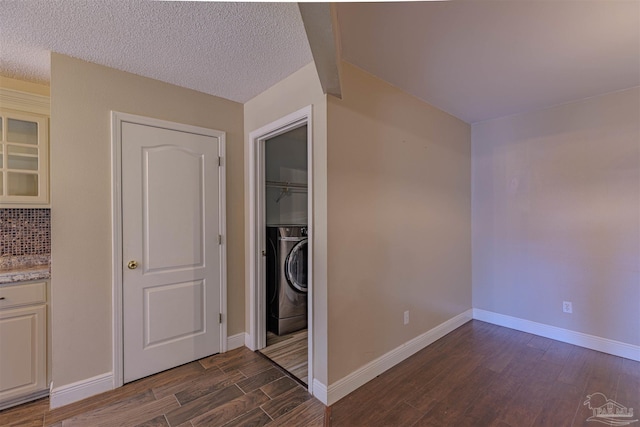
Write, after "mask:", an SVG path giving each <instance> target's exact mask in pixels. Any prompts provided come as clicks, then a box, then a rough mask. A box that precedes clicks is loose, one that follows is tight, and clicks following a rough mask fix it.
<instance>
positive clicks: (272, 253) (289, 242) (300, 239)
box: [266, 225, 308, 335]
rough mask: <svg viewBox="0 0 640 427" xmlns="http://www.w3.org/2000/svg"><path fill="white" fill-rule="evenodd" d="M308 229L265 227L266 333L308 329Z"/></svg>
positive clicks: (293, 226)
mask: <svg viewBox="0 0 640 427" xmlns="http://www.w3.org/2000/svg"><path fill="white" fill-rule="evenodd" d="M307 247H308V246H307V227H306V226H301V225H291V226H285V225H279V226H273V227H267V260H266V261H267V266H266V267H267V268H266V271H267V277H266V279H267V280H266V282H267V283H266V286H267V330H269V331H271V332H273V333H275V334H276V335H284V334H288V333H291V332H295V331H298V330H300V329H304V328H306V327H307V271H308V268H307V267H308V264H307V263H308V255H307V253H308V252H307Z"/></svg>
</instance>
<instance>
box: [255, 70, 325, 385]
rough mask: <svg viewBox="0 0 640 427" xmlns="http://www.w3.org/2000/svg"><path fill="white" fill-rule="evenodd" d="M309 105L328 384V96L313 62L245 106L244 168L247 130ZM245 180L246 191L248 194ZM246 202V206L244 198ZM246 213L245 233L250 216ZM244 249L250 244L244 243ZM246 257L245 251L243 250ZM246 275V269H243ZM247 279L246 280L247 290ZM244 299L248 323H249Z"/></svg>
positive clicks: (317, 281)
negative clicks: (311, 115)
mask: <svg viewBox="0 0 640 427" xmlns="http://www.w3.org/2000/svg"><path fill="white" fill-rule="evenodd" d="M308 105H311V106H312V108H313V122H312V126H313V191H314V195H313V204H314V212H313V221H314V222H313V224H314V228H313V232H314V243H313V251H314V255H313V258H314V259H313V304H314V305H313V312H314V356H313V357H314V377H315V378H316V379H318V380H319V381H321V382H322V383H323V384H325V385H326V384H327V343H326V337H327V278H326V271H327V249H326V236H327V222H326V212H327V208H326V206H327V204H326V203H327V202H326V200H327V188H326V182H327V180H326V174H327V158H326V152H327V97H326V96H325V95H324V94H323V93H322V88H321V86H320V81H319V79H318V75H317V73H316V69H315V66H314V64H313V63H310V64H308V65H306V66H305V67H303V68H301V69H300V70H299V71H297V72H295V73H293V74H292V75H290V76H289V77H287V78H286V79H284V80H282V81H281V82H279V83H277V84H275V85H274V86H272V87H271V88H269V89H267V90H266V91H265V92H263V93H262V94H260V95H258V96H256V97H255V98H253V99H252V100H250V101H248V102H247V103H246V104H245V105H244V130H245V138H246V140H245V168H246V170H247V173H248V169H249V168H248V164H249V151H248V150H249V133H250V132H252V131H254V130H256V129H259V128H261V127H262V126H265V125H267V124H269V123H272V122H274V121H276V120H278V119H280V118H282V117H284V116H286V115H288V114H290V113H293V112H295V111H298V110H300V109H301V108H304V107H306V106H308ZM248 185H249V184H248V179H247V180H246V182H245V192H246V194H247V197H248V195H249V187H248ZM245 205H246V206H248V205H249V201H248V199H245ZM248 214H249V213H248V212H245V216H246V220H245V224H246V228H245V233H246V235H247V236H248V235H249V233H248V229H249V217H248ZM246 247H247V250H248V247H249V245H248V244H247V245H246ZM246 257H247V259H249V254H248V252H247V253H246ZM245 274H246V277H247V278H248V277H249V274H248V271H247V272H245ZM248 286H249V282H248V281H247V291H246V294H247V295H248V294H249V290H248ZM248 307H249V301H247V310H246V311H247V320H246V323H247V325H248V324H249V320H248V316H249V313H248V311H249V309H248Z"/></svg>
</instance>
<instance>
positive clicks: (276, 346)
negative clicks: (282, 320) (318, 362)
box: [260, 329, 309, 384]
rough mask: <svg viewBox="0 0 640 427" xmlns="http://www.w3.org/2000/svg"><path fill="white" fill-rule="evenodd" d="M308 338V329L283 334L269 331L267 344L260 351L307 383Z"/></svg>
mask: <svg viewBox="0 0 640 427" xmlns="http://www.w3.org/2000/svg"><path fill="white" fill-rule="evenodd" d="M307 339H308V333H307V330H306V329H303V330H301V331H297V332H293V333H291V334H288V335H283V336H278V335H275V334H273V333H271V332H267V346H266V347H265V348H263V349H262V350H260V352H261V353H262V354H264V355H265V356H266V357H268V358H269V359H271V360H273V361H274V362H275V363H277V364H278V365H280V366H282V367H283V368H284V369H286V370H287V372H289V373H290V374H292V375H294V376H295V377H296V378H298V379H299V380H300V381H302V382H303V383H304V384H307V382H308V380H309V378H308V366H309V365H308V363H307V360H308V358H309V355H308V353H307V348H308V344H307Z"/></svg>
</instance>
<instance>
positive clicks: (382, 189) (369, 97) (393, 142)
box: [327, 63, 471, 384]
mask: <svg viewBox="0 0 640 427" xmlns="http://www.w3.org/2000/svg"><path fill="white" fill-rule="evenodd" d="M342 93H343V100H339V99H337V98H333V97H329V101H328V136H327V140H328V148H327V173H328V178H327V187H328V191H327V194H328V199H327V206H328V210H327V212H328V214H327V215H328V251H327V252H328V266H329V269H328V283H329V291H328V298H329V299H328V307H329V319H328V320H329V324H328V326H329V328H328V332H329V342H328V345H329V348H328V351H329V384H332V383H334V382H335V381H337V380H339V379H341V378H343V377H344V376H346V375H348V374H350V373H351V372H353V371H355V370H356V369H358V368H359V367H361V366H363V365H365V364H366V363H368V362H370V361H372V360H373V359H375V358H377V357H380V356H382V355H383V354H385V353H387V352H388V351H391V350H393V349H395V348H396V347H398V346H400V345H401V344H403V343H405V342H407V341H409V340H411V339H412V338H414V337H416V336H418V335H420V334H422V333H424V332H426V331H428V330H429V329H431V328H433V327H435V326H437V325H439V324H441V323H442V322H444V321H446V320H448V319H450V318H452V317H454V316H456V315H458V314H460V313H462V312H464V311H465V310H468V309H470V308H471V227H470V224H471V184H470V183H471V180H470V169H471V152H470V142H471V135H470V126H469V125H467V124H466V123H464V122H462V121H461V120H458V119H456V118H455V117H453V116H451V115H448V114H446V113H444V112H442V111H440V110H438V109H436V108H434V107H432V106H430V105H428V104H426V103H424V102H422V101H420V100H418V99H416V98H414V97H412V96H410V95H408V94H406V93H404V92H402V91H400V90H398V89H396V88H394V87H393V86H391V85H389V84H388V83H385V82H383V81H382V80H379V79H377V78H375V77H373V76H371V75H369V74H366V73H365V72H363V71H361V70H360V69H357V68H355V67H354V66H352V65H350V64H347V63H343V70H342ZM405 310H409V311H410V323H409V324H408V325H406V326H405V325H403V312H404V311H405Z"/></svg>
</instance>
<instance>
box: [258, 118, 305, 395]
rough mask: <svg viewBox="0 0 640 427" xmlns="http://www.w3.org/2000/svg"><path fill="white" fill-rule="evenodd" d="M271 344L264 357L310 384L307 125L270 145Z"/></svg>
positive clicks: (267, 219) (268, 271) (266, 168)
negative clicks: (308, 370) (308, 361)
mask: <svg viewBox="0 0 640 427" xmlns="http://www.w3.org/2000/svg"><path fill="white" fill-rule="evenodd" d="M264 171H265V181H264V182H265V188H264V207H265V224H266V227H265V228H266V229H265V230H264V232H265V242H266V251H265V255H266V268H265V274H266V277H265V281H264V283H265V286H266V307H265V313H266V329H267V346H266V347H265V348H264V349H262V350H261V351H262V353H263V354H264V355H265V356H267V357H269V358H270V359H271V360H273V361H274V362H275V363H277V364H279V365H280V366H282V367H283V368H284V369H286V370H287V371H289V372H290V373H291V374H293V375H294V376H295V377H297V378H298V379H300V381H302V382H304V383H305V384H306V382H307V357H308V356H307V336H308V335H307V313H308V293H307V279H308V277H307V272H308V263H309V260H308V240H307V232H308V211H307V209H308V204H307V183H308V168H307V126H306V125H304V126H301V127H298V128H295V129H292V130H290V131H288V132H285V133H283V134H280V135H278V136H276V137H273V138H270V139H267V140H266V141H265V149H264Z"/></svg>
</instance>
